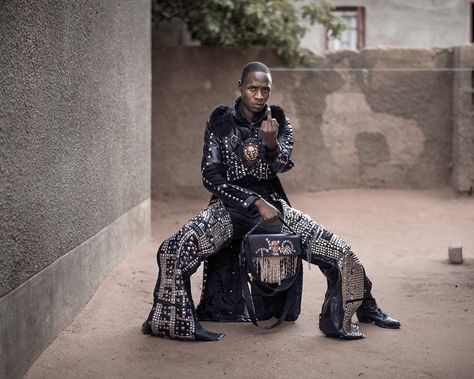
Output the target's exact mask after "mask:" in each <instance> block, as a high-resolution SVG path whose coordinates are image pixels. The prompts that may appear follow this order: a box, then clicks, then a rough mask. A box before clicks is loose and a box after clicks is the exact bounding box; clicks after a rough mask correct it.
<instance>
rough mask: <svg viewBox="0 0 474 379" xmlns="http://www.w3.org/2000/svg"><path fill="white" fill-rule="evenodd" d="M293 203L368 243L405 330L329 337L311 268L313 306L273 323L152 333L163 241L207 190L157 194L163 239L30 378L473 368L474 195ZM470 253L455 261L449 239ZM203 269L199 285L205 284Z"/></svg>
mask: <svg viewBox="0 0 474 379" xmlns="http://www.w3.org/2000/svg"><path fill="white" fill-rule="evenodd" d="M290 199H291V200H292V203H293V206H295V207H296V208H299V209H301V210H303V211H304V212H306V213H308V214H310V215H311V216H312V217H313V218H315V219H316V220H318V221H319V222H320V223H322V224H323V225H325V226H326V227H328V228H329V229H331V230H332V231H334V232H336V233H337V234H339V235H341V236H343V237H344V238H345V239H346V240H347V241H348V242H349V243H350V244H351V245H352V247H353V249H354V250H355V251H356V252H357V253H358V256H359V258H360V260H361V261H362V263H363V264H364V265H365V268H366V271H367V273H368V274H369V277H370V278H371V279H372V281H373V282H374V291H373V292H374V295H375V297H376V298H377V299H378V302H379V304H380V305H381V306H382V308H383V309H384V310H386V311H387V312H388V313H390V314H392V315H393V316H395V317H397V318H398V319H399V320H400V321H401V322H402V328H401V329H400V330H387V329H382V328H379V327H377V326H375V325H366V324H362V330H363V332H364V333H365V335H366V338H365V339H364V340H359V341H341V340H334V339H329V338H326V337H324V336H323V335H322V334H321V333H320V332H319V329H318V325H317V319H318V313H319V308H320V306H321V304H322V300H323V294H324V291H325V281H324V278H323V276H322V274H321V273H320V272H319V270H318V269H317V268H313V269H312V270H311V271H309V272H308V268H307V266H306V267H305V270H306V272H305V283H304V294H303V304H302V314H301V316H300V318H299V319H298V321H297V322H296V323H287V324H285V325H283V326H282V327H279V328H277V329H276V330H273V331H270V332H264V331H261V330H259V329H257V328H256V327H254V326H253V325H251V324H245V323H244V324H239V323H233V324H218V323H206V327H207V328H208V329H210V330H215V331H221V332H224V333H225V334H226V336H225V338H224V339H223V340H222V341H219V342H211V343H209V342H178V341H172V340H168V339H162V338H156V337H150V336H145V335H142V334H141V332H140V325H141V323H142V321H143V320H144V319H145V317H146V315H147V313H148V311H149V309H150V304H151V293H152V290H153V286H154V283H155V279H156V271H157V267H156V263H155V251H156V249H157V248H158V245H159V243H160V241H162V240H163V239H164V238H166V237H167V236H169V235H170V234H172V233H174V232H175V231H176V230H177V229H178V228H179V227H180V225H182V224H183V223H184V222H185V221H186V220H187V219H188V218H189V217H191V216H192V215H193V214H194V213H195V212H196V211H198V210H199V209H200V208H202V207H203V206H205V204H206V201H203V200H190V201H182V200H180V201H171V200H169V201H162V202H158V203H156V204H153V208H154V221H153V240H152V241H150V242H149V243H146V244H144V245H143V246H141V247H139V248H137V249H136V250H135V251H133V252H131V253H130V254H129V255H128V256H127V257H126V259H125V260H124V261H123V262H121V263H120V264H119V265H118V266H117V267H116V268H115V269H114V270H113V271H112V272H111V273H110V274H109V275H108V277H107V278H106V279H105V280H104V282H103V283H102V285H101V286H100V287H99V289H98V290H97V292H96V294H95V295H94V297H93V298H92V299H91V300H90V302H89V303H88V304H87V306H86V307H85V308H84V309H83V311H82V312H81V313H80V314H79V315H78V316H77V318H76V319H75V320H74V321H73V323H72V324H71V325H70V326H69V327H68V328H67V329H65V330H64V331H63V332H62V333H61V334H60V335H59V336H58V337H57V339H56V340H55V341H54V342H53V343H52V344H51V345H50V346H49V347H48V349H46V350H45V351H44V353H43V354H42V355H41V356H40V357H39V359H38V360H37V361H36V363H35V364H34V365H33V366H32V367H31V369H30V370H29V372H28V374H27V375H26V378H29V379H33V378H163V379H168V378H194V379H199V378H227V377H232V378H327V377H334V378H354V377H365V378H472V377H473V376H474V374H473V372H474V359H473V357H474V355H473V352H472V348H473V347H474V289H473V288H474V199H473V198H466V197H461V198H458V197H455V196H454V195H453V194H452V192H451V191H450V190H437V191H401V190H340V191H327V192H319V193H299V194H291V195H290ZM451 243H462V245H463V249H464V250H463V253H464V257H465V261H464V263H463V264H462V265H450V264H449V263H448V261H447V256H448V245H449V244H451ZM200 280H201V278H200V274H196V275H194V277H193V293H194V298H195V299H197V298H198V296H199V291H200Z"/></svg>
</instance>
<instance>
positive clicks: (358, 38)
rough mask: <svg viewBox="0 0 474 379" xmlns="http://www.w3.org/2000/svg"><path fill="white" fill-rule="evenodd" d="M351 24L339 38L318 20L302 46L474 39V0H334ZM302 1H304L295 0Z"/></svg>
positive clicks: (443, 43) (356, 46)
mask: <svg viewBox="0 0 474 379" xmlns="http://www.w3.org/2000/svg"><path fill="white" fill-rule="evenodd" d="M332 2H333V4H334V5H335V6H336V10H335V13H337V14H338V15H339V16H341V17H342V18H343V19H344V20H345V21H346V23H347V24H348V29H347V30H346V31H345V32H344V33H343V35H342V38H341V40H340V41H332V40H330V39H328V37H327V36H326V33H325V31H324V28H323V27H322V26H321V25H319V24H315V25H314V26H312V27H311V28H310V30H309V31H308V32H307V33H306V35H305V37H304V38H303V40H302V46H303V47H306V48H308V49H310V50H311V51H313V52H314V53H316V54H323V53H325V52H327V51H328V50H332V51H335V50H341V49H361V48H363V47H376V46H405V47H430V46H437V47H445V46H453V45H462V44H465V43H472V42H473V41H474V40H473V34H474V33H473V29H474V26H473V25H474V21H473V9H474V1H472V0H443V1H440V0H416V1H409V0H384V1H380V0H332ZM296 3H298V4H303V3H304V1H301V0H296Z"/></svg>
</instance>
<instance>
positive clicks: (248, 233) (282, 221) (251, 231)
mask: <svg viewBox="0 0 474 379" xmlns="http://www.w3.org/2000/svg"><path fill="white" fill-rule="evenodd" d="M278 219H279V220H280V221H281V223H282V224H283V225H285V226H286V227H287V228H288V229H290V231H291V232H292V233H293V234H298V233H296V232H295V231H294V229H293V228H292V227H291V226H290V225H288V223H287V222H286V221H285V220H284V219H283V217H281V214H280V212H278ZM262 222H263V218H260V220H259V221H258V222H257V223H256V224H255V225H254V226H253V228H252V229H250V230H249V231H248V232H247V233H246V234H245V236H244V237H243V238H246V237H248V236H249V235H251V234H252V233H253V232H254V231H255V229H257V228H258V227H259V226H260V224H261V223H262Z"/></svg>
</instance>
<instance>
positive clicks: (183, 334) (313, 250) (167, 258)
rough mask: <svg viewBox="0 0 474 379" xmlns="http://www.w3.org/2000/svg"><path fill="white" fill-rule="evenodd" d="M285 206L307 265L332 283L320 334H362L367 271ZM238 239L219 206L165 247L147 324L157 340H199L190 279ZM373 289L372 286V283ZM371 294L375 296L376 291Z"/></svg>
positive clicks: (337, 241) (190, 223)
mask: <svg viewBox="0 0 474 379" xmlns="http://www.w3.org/2000/svg"><path fill="white" fill-rule="evenodd" d="M279 201H280V203H281V207H280V208H281V209H282V211H283V217H284V220H285V221H286V222H287V223H288V224H289V225H290V226H291V227H292V228H293V229H294V230H295V232H297V233H298V234H300V235H301V239H302V244H303V249H304V250H305V251H306V257H305V259H306V260H308V261H309V262H311V263H312V264H315V265H318V266H319V268H320V270H321V271H322V272H323V274H324V275H325V276H326V278H327V284H328V288H327V291H326V296H325V300H324V303H323V306H322V311H321V314H320V322H319V327H320V330H321V331H322V332H323V333H324V334H326V335H329V336H341V337H342V336H351V335H356V334H357V333H360V332H359V330H358V326H357V325H355V324H353V323H352V322H351V318H352V315H353V314H354V313H355V311H356V310H357V308H358V307H359V306H360V304H361V303H362V300H363V297H364V280H365V279H366V277H365V273H364V269H363V267H362V265H361V264H360V263H359V261H358V259H357V257H356V256H355V254H354V253H353V252H352V251H351V248H350V247H349V246H348V245H347V244H346V243H345V242H344V241H343V240H342V239H341V238H339V237H338V236H336V235H334V234H332V233H331V232H329V231H328V230H326V229H325V228H324V227H322V226H321V225H319V224H318V223H317V222H315V221H314V220H313V219H311V218H310V217H309V216H307V215H305V214H303V213H302V212H300V211H298V210H296V209H294V208H291V207H290V206H289V205H287V203H286V202H285V201H283V200H279ZM250 227H251V226H250ZM250 227H249V229H250ZM284 229H285V227H283V230H284ZM285 231H286V230H285ZM232 236H233V227H232V222H231V216H230V214H229V212H228V211H227V210H226V208H225V207H224V205H223V203H222V202H221V201H219V200H217V201H214V202H212V203H211V204H210V205H209V206H208V207H207V208H206V209H204V210H203V211H201V212H200V213H199V214H198V215H197V216H196V217H194V218H193V219H191V220H190V221H188V222H187V223H186V224H185V225H184V226H183V228H182V229H180V230H179V231H178V233H176V234H175V235H174V236H172V237H170V238H169V239H167V240H165V241H164V242H163V243H162V245H161V246H160V248H159V249H158V253H157V260H158V266H159V274H158V280H157V283H156V287H155V290H154V302H153V307H152V309H151V312H150V314H149V317H148V319H147V322H148V324H149V325H150V327H151V334H153V335H157V336H167V337H169V338H173V339H182V340H194V339H195V332H196V330H197V328H199V321H198V319H197V317H196V311H195V307H194V304H193V300H192V297H191V288H190V276H191V275H192V274H193V273H194V272H195V271H196V270H197V268H198V267H199V265H200V263H201V261H203V260H204V259H205V258H207V257H209V256H210V255H212V254H215V253H216V252H218V251H219V250H220V249H221V248H222V247H223V246H225V245H226V244H228V243H231V242H232ZM367 285H369V286H371V285H370V281H368V280H367V279H366V287H367ZM366 291H367V293H368V294H369V295H370V288H368V289H367V288H366Z"/></svg>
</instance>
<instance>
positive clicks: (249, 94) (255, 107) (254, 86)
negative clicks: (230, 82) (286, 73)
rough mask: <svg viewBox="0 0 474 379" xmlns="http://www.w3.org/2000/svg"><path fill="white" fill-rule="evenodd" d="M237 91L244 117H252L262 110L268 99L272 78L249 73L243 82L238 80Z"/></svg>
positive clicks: (261, 74)
mask: <svg viewBox="0 0 474 379" xmlns="http://www.w3.org/2000/svg"><path fill="white" fill-rule="evenodd" d="M238 89H239V91H240V94H241V98H242V107H243V111H244V113H245V116H246V117H248V116H250V115H254V114H256V113H258V112H260V111H261V110H262V108H263V107H264V106H265V104H266V102H267V100H268V98H269V97H270V92H271V89H272V77H271V76H270V74H266V73H264V72H258V71H254V72H249V73H248V74H247V77H246V78H245V79H244V81H243V82H242V81H240V80H239V86H238Z"/></svg>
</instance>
